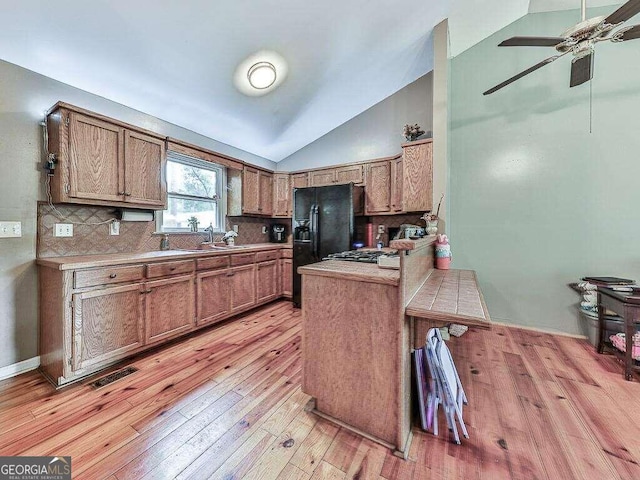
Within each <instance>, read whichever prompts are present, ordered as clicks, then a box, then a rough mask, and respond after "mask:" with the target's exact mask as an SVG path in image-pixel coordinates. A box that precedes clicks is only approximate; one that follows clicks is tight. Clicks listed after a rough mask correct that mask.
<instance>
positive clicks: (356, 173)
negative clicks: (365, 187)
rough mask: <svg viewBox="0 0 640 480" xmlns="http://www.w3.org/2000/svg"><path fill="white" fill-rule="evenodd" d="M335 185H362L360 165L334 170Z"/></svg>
mask: <svg viewBox="0 0 640 480" xmlns="http://www.w3.org/2000/svg"><path fill="white" fill-rule="evenodd" d="M335 171H336V183H363V182H364V174H363V166H362V165H349V166H348V167H338V168H336V170H335Z"/></svg>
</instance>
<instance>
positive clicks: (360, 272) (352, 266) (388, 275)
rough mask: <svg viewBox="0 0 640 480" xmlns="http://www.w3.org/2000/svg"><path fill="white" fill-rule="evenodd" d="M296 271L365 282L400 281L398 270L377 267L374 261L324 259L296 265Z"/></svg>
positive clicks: (384, 282)
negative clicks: (299, 265) (319, 261)
mask: <svg viewBox="0 0 640 480" xmlns="http://www.w3.org/2000/svg"><path fill="white" fill-rule="evenodd" d="M298 273H300V274H303V275H305V274H308V275H318V276H323V277H335V278H342V279H349V280H359V281H361V282H367V283H382V284H384V285H393V286H397V285H398V284H399V283H400V273H399V272H398V270H390V269H384V268H378V265H377V264H375V263H373V264H372V263H359V262H345V261H342V260H325V261H324V262H321V263H314V264H311V265H305V266H304V267H298Z"/></svg>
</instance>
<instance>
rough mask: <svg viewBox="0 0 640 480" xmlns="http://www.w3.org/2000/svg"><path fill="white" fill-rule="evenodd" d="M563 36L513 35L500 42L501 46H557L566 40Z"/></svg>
mask: <svg viewBox="0 0 640 480" xmlns="http://www.w3.org/2000/svg"><path fill="white" fill-rule="evenodd" d="M564 41H565V39H564V38H562V37H511V38H507V39H506V40H504V41H503V42H501V43H499V44H498V46H499V47H555V46H556V45H558V44H559V43H562V42H564Z"/></svg>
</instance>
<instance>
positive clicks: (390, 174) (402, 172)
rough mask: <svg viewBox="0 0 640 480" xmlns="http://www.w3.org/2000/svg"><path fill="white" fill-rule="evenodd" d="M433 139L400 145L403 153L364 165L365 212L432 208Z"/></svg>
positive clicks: (386, 213)
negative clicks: (365, 169) (365, 166)
mask: <svg viewBox="0 0 640 480" xmlns="http://www.w3.org/2000/svg"><path fill="white" fill-rule="evenodd" d="M432 145H433V144H432V140H431V139H427V140H419V141H417V142H411V143H405V144H404V145H402V156H399V157H395V158H390V159H381V160H377V161H373V162H371V163H369V164H368V165H367V174H366V185H365V215H393V214H398V213H409V212H425V211H427V210H431V209H432V208H433V158H432V153H433V149H432Z"/></svg>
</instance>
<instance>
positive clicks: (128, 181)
mask: <svg viewBox="0 0 640 480" xmlns="http://www.w3.org/2000/svg"><path fill="white" fill-rule="evenodd" d="M47 128H48V134H49V135H48V136H49V143H48V149H49V152H50V153H52V154H54V155H55V156H56V161H57V163H56V169H55V171H54V174H53V176H52V177H51V195H52V199H53V201H54V202H55V203H81V204H93V205H107V206H122V207H129V208H152V209H153V208H155V209H163V208H165V206H166V196H167V195H166V180H165V168H166V149H165V141H164V138H163V137H160V136H155V135H153V134H152V133H151V132H146V133H145V132H143V131H142V130H141V129H140V130H136V128H135V127H133V126H130V125H127V124H124V123H122V122H118V121H116V120H113V119H109V118H107V117H103V116H101V115H98V114H94V113H93V112H88V111H86V110H82V109H79V108H77V107H73V106H71V105H67V104H63V103H59V104H57V105H56V106H54V107H53V109H52V111H51V112H50V113H49V114H48V117H47Z"/></svg>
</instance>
